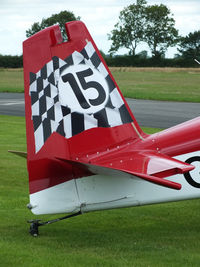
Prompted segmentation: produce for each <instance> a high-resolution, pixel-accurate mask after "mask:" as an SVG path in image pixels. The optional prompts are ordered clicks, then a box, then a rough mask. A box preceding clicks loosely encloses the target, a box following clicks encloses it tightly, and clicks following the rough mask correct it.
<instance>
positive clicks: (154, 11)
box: [145, 4, 178, 57]
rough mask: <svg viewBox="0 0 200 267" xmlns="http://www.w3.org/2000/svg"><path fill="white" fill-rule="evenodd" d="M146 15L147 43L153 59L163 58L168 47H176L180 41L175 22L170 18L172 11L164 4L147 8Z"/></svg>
mask: <svg viewBox="0 0 200 267" xmlns="http://www.w3.org/2000/svg"><path fill="white" fill-rule="evenodd" d="M145 15H146V25H145V41H146V42H147V44H148V45H149V48H150V49H151V52H152V55H153V57H161V56H162V55H164V53H165V51H166V50H167V48H168V47H170V46H174V45H175V44H176V43H177V41H178V31H177V30H176V29H175V27H174V25H175V20H174V19H173V18H172V17H170V10H169V9H168V8H167V7H166V6H165V5H163V4H160V5H152V6H147V7H146V9H145Z"/></svg>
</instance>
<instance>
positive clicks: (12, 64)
mask: <svg viewBox="0 0 200 267" xmlns="http://www.w3.org/2000/svg"><path fill="white" fill-rule="evenodd" d="M22 66H23V57H22V56H10V55H4V56H3V55H1V54H0V68H21V67H22Z"/></svg>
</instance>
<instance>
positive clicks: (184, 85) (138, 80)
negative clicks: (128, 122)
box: [113, 69, 200, 102]
mask: <svg viewBox="0 0 200 267" xmlns="http://www.w3.org/2000/svg"><path fill="white" fill-rule="evenodd" d="M113 75H114V77H115V79H116V81H117V82H118V85H119V87H120V89H121V91H122V93H123V94H124V95H125V96H126V97H130V98H135V99H151V100H153V99H154V100H170V101H185V102H200V72H194V71H190V70H189V69H188V70H185V71H181V70H180V71H170V72H168V71H162V70H159V71H154V70H152V69H149V71H144V70H142V71H126V72H122V71H114V72H113Z"/></svg>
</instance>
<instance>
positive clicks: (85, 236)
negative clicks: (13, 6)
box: [0, 116, 200, 267]
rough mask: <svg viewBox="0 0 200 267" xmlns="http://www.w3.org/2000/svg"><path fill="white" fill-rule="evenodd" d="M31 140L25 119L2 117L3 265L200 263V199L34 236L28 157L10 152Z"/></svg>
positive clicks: (91, 219)
mask: <svg viewBox="0 0 200 267" xmlns="http://www.w3.org/2000/svg"><path fill="white" fill-rule="evenodd" d="M144 130H145V131H146V132H147V131H148V133H152V132H155V131H157V130H155V129H148V128H145V129H144ZM25 139H26V138H25V119H24V118H21V117H10V116H0V266H3V267H4V266H20V267H21V266H26V267H27V266H45V267H46V266H51V267H52V266H70V267H71V266H75V267H77V266H87V267H88V266H144V267H146V266H153V267H154V266H199V262H200V254H199V248H200V231H199V221H200V212H199V209H200V200H192V201H184V202H177V203H170V204H163V205H154V206H145V207H138V208H128V209H118V210H111V211H102V212H94V213H88V214H84V215H82V216H79V217H76V218H72V219H69V220H68V221H67V220H66V221H61V222H58V223H55V224H52V225H47V226H44V227H41V228H40V236H39V237H38V238H33V237H31V236H30V235H29V233H28V229H29V225H28V224H27V223H26V220H28V219H32V218H36V216H34V215H32V214H31V212H30V211H29V210H27V209H26V204H27V203H28V202H29V199H28V180H27V171H26V162H25V160H24V159H23V158H20V157H17V156H15V155H12V154H9V153H7V150H8V149H17V150H22V151H26V145H25V142H26V141H25ZM55 217H57V216H39V218H42V219H47V218H55Z"/></svg>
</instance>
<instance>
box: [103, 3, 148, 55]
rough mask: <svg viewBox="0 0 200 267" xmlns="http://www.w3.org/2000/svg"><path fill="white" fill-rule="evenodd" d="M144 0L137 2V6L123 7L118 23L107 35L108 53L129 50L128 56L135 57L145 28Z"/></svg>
mask: <svg viewBox="0 0 200 267" xmlns="http://www.w3.org/2000/svg"><path fill="white" fill-rule="evenodd" d="M146 3H147V2H146V1H145V0H138V1H137V4H132V5H129V6H128V7H125V8H124V9H123V10H122V11H121V12H120V15H119V22H118V23H117V24H116V25H115V26H114V27H115V28H114V30H112V32H111V34H110V35H108V38H109V40H111V41H112V46H111V48H110V52H111V53H114V52H116V51H117V50H118V49H119V48H120V47H125V48H127V49H128V50H129V54H130V55H135V50H136V47H137V46H138V44H139V43H140V42H141V41H143V39H144V26H145V17H144V15H145V12H144V11H145V5H146Z"/></svg>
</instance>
